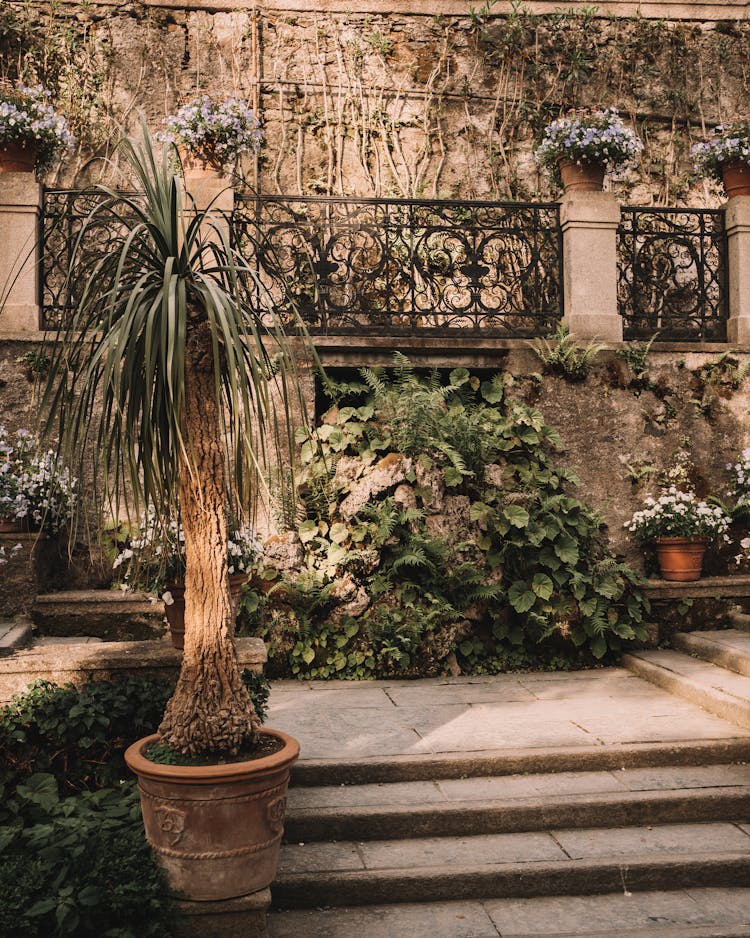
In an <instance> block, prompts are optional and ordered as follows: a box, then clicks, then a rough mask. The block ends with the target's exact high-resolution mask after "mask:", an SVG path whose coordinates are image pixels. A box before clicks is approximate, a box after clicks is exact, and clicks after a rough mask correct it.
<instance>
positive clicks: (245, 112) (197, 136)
mask: <svg viewBox="0 0 750 938" xmlns="http://www.w3.org/2000/svg"><path fill="white" fill-rule="evenodd" d="M262 139H263V131H262V130H261V127H260V121H259V120H258V118H257V117H256V116H255V113H254V112H253V110H252V109H251V108H250V107H249V105H248V104H247V103H246V102H245V101H243V100H241V99H240V98H235V97H229V98H226V99H225V100H224V101H215V100H213V99H212V98H210V97H209V96H208V95H203V96H202V97H199V98H194V99H193V100H192V101H188V103H187V104H185V105H184V106H183V107H181V108H180V109H179V111H177V113H176V114H175V115H173V116H172V117H169V118H167V129H166V131H165V132H164V133H163V134H162V135H161V140H162V141H164V142H165V143H172V144H174V146H176V147H178V148H179V149H184V150H185V151H187V152H188V153H189V154H191V155H192V156H195V157H197V158H198V159H201V160H203V161H204V162H206V163H209V164H210V165H212V166H214V167H216V168H217V169H223V168H224V167H226V166H228V165H229V164H231V163H234V162H235V161H236V160H237V158H238V157H239V156H241V155H242V154H243V153H257V151H258V150H259V148H260V144H261V141H262Z"/></svg>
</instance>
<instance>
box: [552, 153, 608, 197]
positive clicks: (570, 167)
mask: <svg viewBox="0 0 750 938" xmlns="http://www.w3.org/2000/svg"><path fill="white" fill-rule="evenodd" d="M558 165H559V166H560V176H561V177H562V183H563V187H564V188H565V191H566V192H600V191H601V190H602V188H603V186H604V176H605V173H606V170H605V168H604V166H602V165H601V163H585V162H584V163H574V162H572V160H560V162H559V164H558Z"/></svg>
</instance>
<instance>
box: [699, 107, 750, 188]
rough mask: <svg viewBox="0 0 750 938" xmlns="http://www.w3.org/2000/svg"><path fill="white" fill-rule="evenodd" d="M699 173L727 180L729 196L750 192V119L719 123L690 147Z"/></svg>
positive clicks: (726, 186) (725, 181) (726, 185)
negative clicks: (708, 135) (706, 137)
mask: <svg viewBox="0 0 750 938" xmlns="http://www.w3.org/2000/svg"><path fill="white" fill-rule="evenodd" d="M690 155H691V156H692V158H693V161H694V168H695V172H696V173H697V174H698V175H699V176H706V177H707V178H713V179H717V180H719V181H721V182H723V183H724V188H725V189H726V193H727V198H729V199H733V198H735V196H738V195H750V121H747V120H738V121H731V122H730V123H727V124H719V126H718V127H715V128H714V129H713V130H712V131H711V135H710V137H709V139H708V140H706V141H704V142H702V143H696V144H695V145H694V146H693V147H692V149H691V150H690Z"/></svg>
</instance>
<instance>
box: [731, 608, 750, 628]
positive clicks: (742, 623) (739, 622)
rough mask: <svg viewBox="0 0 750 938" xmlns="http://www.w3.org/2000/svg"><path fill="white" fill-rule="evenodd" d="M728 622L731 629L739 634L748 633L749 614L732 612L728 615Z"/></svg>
mask: <svg viewBox="0 0 750 938" xmlns="http://www.w3.org/2000/svg"><path fill="white" fill-rule="evenodd" d="M728 618H729V621H730V623H731V624H732V627H733V628H735V629H737V630H738V631H739V632H750V614H749V613H747V612H743V611H742V610H741V609H736V610H732V612H730V613H729V616H728Z"/></svg>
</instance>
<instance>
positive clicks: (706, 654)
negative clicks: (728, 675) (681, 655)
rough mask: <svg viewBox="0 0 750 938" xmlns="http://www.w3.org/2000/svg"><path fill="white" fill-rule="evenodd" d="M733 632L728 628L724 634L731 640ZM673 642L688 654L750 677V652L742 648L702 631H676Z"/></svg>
mask: <svg viewBox="0 0 750 938" xmlns="http://www.w3.org/2000/svg"><path fill="white" fill-rule="evenodd" d="M731 633H732V630H731V629H728V630H727V631H726V632H725V633H722V634H724V635H725V636H726V638H727V640H729V641H731ZM672 644H673V645H674V647H675V648H679V650H680V651H684V652H686V654H688V655H697V656H698V657H699V658H703V660H704V661H710V662H711V664H715V665H717V666H718V667H720V668H726V669H727V670H728V671H734V673H735V674H744V675H745V676H746V677H750V654H748V652H746V651H744V650H743V649H741V648H732V647H730V645H728V644H726V643H725V642H720V641H717V640H716V639H713V638H709V637H708V636H707V635H704V634H702V633H701V632H676V633H675V634H674V635H673V636H672Z"/></svg>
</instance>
